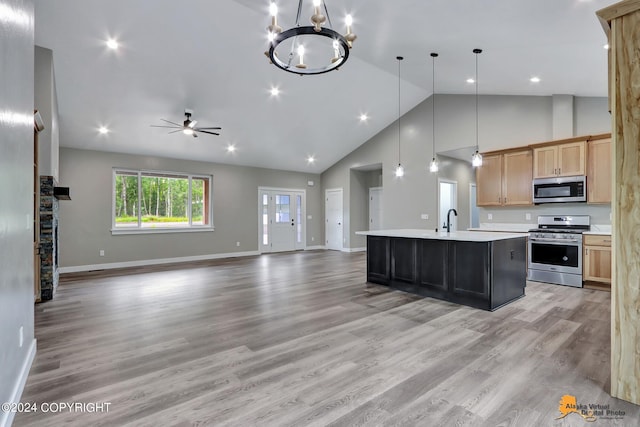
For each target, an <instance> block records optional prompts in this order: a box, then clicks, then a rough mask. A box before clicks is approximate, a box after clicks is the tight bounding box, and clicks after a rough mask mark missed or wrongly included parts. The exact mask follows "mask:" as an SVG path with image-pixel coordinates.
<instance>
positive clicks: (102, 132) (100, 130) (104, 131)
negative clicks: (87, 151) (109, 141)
mask: <svg viewBox="0 0 640 427" xmlns="http://www.w3.org/2000/svg"><path fill="white" fill-rule="evenodd" d="M98 132H100V134H102V135H106V134H108V133H109V129H108V128H106V127H104V126H100V127H99V128H98Z"/></svg>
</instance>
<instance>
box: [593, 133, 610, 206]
mask: <svg viewBox="0 0 640 427" xmlns="http://www.w3.org/2000/svg"><path fill="white" fill-rule="evenodd" d="M588 151H589V154H588V159H587V202H589V203H611V192H612V191H613V190H612V183H611V181H612V173H611V172H612V171H611V164H612V158H611V154H612V153H611V138H605V139H595V140H591V141H589V150H588Z"/></svg>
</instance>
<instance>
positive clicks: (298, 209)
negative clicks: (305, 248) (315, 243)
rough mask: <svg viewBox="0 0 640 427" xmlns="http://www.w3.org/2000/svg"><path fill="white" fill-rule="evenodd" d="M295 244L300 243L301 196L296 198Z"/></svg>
mask: <svg viewBox="0 0 640 427" xmlns="http://www.w3.org/2000/svg"><path fill="white" fill-rule="evenodd" d="M296 242H297V243H302V196H300V195H297V196H296Z"/></svg>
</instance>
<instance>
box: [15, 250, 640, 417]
mask: <svg viewBox="0 0 640 427" xmlns="http://www.w3.org/2000/svg"><path fill="white" fill-rule="evenodd" d="M365 259H366V258H365V254H364V253H355V254H347V253H340V252H332V251H308V252H295V253H286V254H274V255H263V256H259V257H250V258H238V259H229V260H218V261H209V262H198V263H192V264H187V265H172V266H159V267H153V268H152V267H149V268H136V269H128V270H121V271H106V272H98V273H85V274H74V275H67V276H63V277H62V279H61V284H60V286H59V288H58V292H57V294H56V296H55V298H54V300H53V301H51V302H47V303H44V304H39V305H37V306H36V319H35V320H36V337H37V339H38V353H37V355H36V359H35V362H34V364H33V367H32V369H31V373H30V375H29V379H28V382H27V385H26V389H25V392H24V394H23V399H22V401H23V402H35V403H38V404H42V403H51V402H81V403H94V402H108V403H110V406H109V411H108V412H106V413H104V412H102V413H79V412H68V411H64V412H58V413H43V412H42V411H39V412H37V413H24V414H18V415H17V416H16V419H15V425H16V426H24V425H37V426H60V425H78V426H102V425H110V426H112V425H117V426H120V425H131V426H174V425H175V426H188V425H233V426H251V425H256V426H306V425H332V426H357V425H366V426H376V425H384V426H393V425H398V426H413V425H416V426H465V425H468V426H518V427H520V426H536V427H537V426H584V425H587V424H588V425H593V426H609V425H619V426H638V425H639V419H640V410H639V409H640V408H639V407H637V406H634V405H632V404H629V403H626V402H623V401H620V400H617V399H613V398H611V397H610V396H609V395H608V393H607V390H608V389H609V375H610V374H609V369H610V368H609V366H610V362H609V360H610V355H609V348H610V343H609V342H610V341H609V333H610V308H609V304H610V294H609V293H607V292H602V291H597V290H588V289H575V288H569V287H563V286H556V285H548V284H541V283H534V282H529V283H528V286H527V288H526V296H525V297H524V298H522V299H520V300H518V301H516V302H514V303H512V304H509V305H508V306H506V307H503V308H501V309H499V310H497V311H496V312H493V313H491V312H486V311H481V310H476V309H472V308H468V307H462V306H458V305H455V304H451V303H447V302H442V301H438V300H434V299H429V298H426V299H423V298H419V297H416V296H413V295H409V294H406V293H402V292H397V291H390V290H389V289H388V288H386V287H384V286H378V285H371V284H366V282H365ZM566 394H569V395H573V396H576V398H577V401H578V403H579V404H589V403H597V404H601V405H610V409H615V410H621V411H625V416H624V417H623V418H621V419H617V420H616V419H605V418H604V417H598V419H597V420H596V422H594V423H587V422H586V421H584V420H583V419H582V418H581V417H580V416H579V415H578V414H569V415H568V416H567V417H565V418H563V419H560V420H555V418H556V417H558V416H559V415H560V412H559V411H558V405H559V400H560V399H561V397H562V396H563V395H566Z"/></svg>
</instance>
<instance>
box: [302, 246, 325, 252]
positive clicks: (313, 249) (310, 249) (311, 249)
mask: <svg viewBox="0 0 640 427" xmlns="http://www.w3.org/2000/svg"><path fill="white" fill-rule="evenodd" d="M321 249H326V248H325V247H324V246H323V245H317V246H307V247H306V249H305V251H317V250H321Z"/></svg>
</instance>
